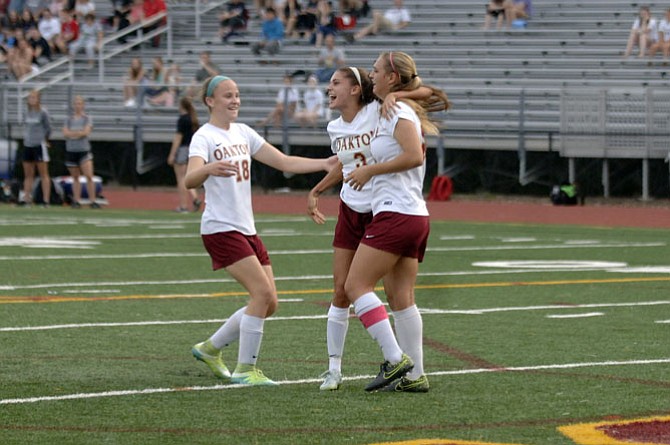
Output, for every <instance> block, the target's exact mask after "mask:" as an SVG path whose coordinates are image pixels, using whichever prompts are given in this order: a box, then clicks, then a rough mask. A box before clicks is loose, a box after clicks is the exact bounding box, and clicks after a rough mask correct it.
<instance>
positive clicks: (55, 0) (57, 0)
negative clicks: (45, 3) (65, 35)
mask: <svg viewBox="0 0 670 445" xmlns="http://www.w3.org/2000/svg"><path fill="white" fill-rule="evenodd" d="M48 9H49V11H50V12H51V15H52V16H54V17H59V16H60V12H61V11H62V10H63V9H67V1H66V0H51V1H50V2H49V8H48Z"/></svg>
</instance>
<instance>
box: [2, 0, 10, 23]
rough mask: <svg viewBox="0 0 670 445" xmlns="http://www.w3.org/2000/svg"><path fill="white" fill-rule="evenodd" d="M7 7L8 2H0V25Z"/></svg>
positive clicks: (3, 0)
mask: <svg viewBox="0 0 670 445" xmlns="http://www.w3.org/2000/svg"><path fill="white" fill-rule="evenodd" d="M8 7H9V0H0V23H2V19H4V18H5V16H6V15H7V8H8Z"/></svg>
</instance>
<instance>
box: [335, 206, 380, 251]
mask: <svg viewBox="0 0 670 445" xmlns="http://www.w3.org/2000/svg"><path fill="white" fill-rule="evenodd" d="M371 221H372V212H367V213H358V212H356V211H355V210H352V209H351V207H349V206H348V205H346V204H345V203H344V201H340V213H339V215H337V225H336V226H335V238H334V239H333V247H337V248H339V249H348V250H356V249H358V244H359V243H360V242H361V239H362V238H363V235H364V234H365V228H366V227H367V226H368V224H370V222H371Z"/></svg>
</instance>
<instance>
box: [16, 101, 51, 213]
mask: <svg viewBox="0 0 670 445" xmlns="http://www.w3.org/2000/svg"><path fill="white" fill-rule="evenodd" d="M40 97H41V94H40V92H39V91H38V90H32V91H31V92H30V93H29V94H28V98H27V104H28V109H27V111H26V114H25V116H24V118H23V175H24V178H23V200H22V201H19V205H26V204H30V203H31V202H32V200H33V199H32V198H33V184H34V183H35V170H36V169H37V173H38V174H39V176H40V185H41V187H42V199H43V205H44V206H45V207H46V206H48V205H49V203H50V202H51V200H50V199H51V178H50V177H49V151H48V150H49V146H50V145H51V143H50V142H49V137H50V136H51V122H50V119H49V113H47V111H46V110H45V109H44V108H42V104H41V101H40Z"/></svg>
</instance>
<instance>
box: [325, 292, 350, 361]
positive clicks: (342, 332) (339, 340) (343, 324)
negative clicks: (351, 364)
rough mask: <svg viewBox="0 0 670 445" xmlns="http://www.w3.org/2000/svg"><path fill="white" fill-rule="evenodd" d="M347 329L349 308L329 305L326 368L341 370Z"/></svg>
mask: <svg viewBox="0 0 670 445" xmlns="http://www.w3.org/2000/svg"><path fill="white" fill-rule="evenodd" d="M347 329H349V308H348V307H347V308H341V307H337V306H333V305H332V304H331V305H330V309H328V323H327V324H326V339H327V342H328V369H329V370H332V371H338V372H339V371H342V353H343V352H344V340H345V338H346V336H347Z"/></svg>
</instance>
